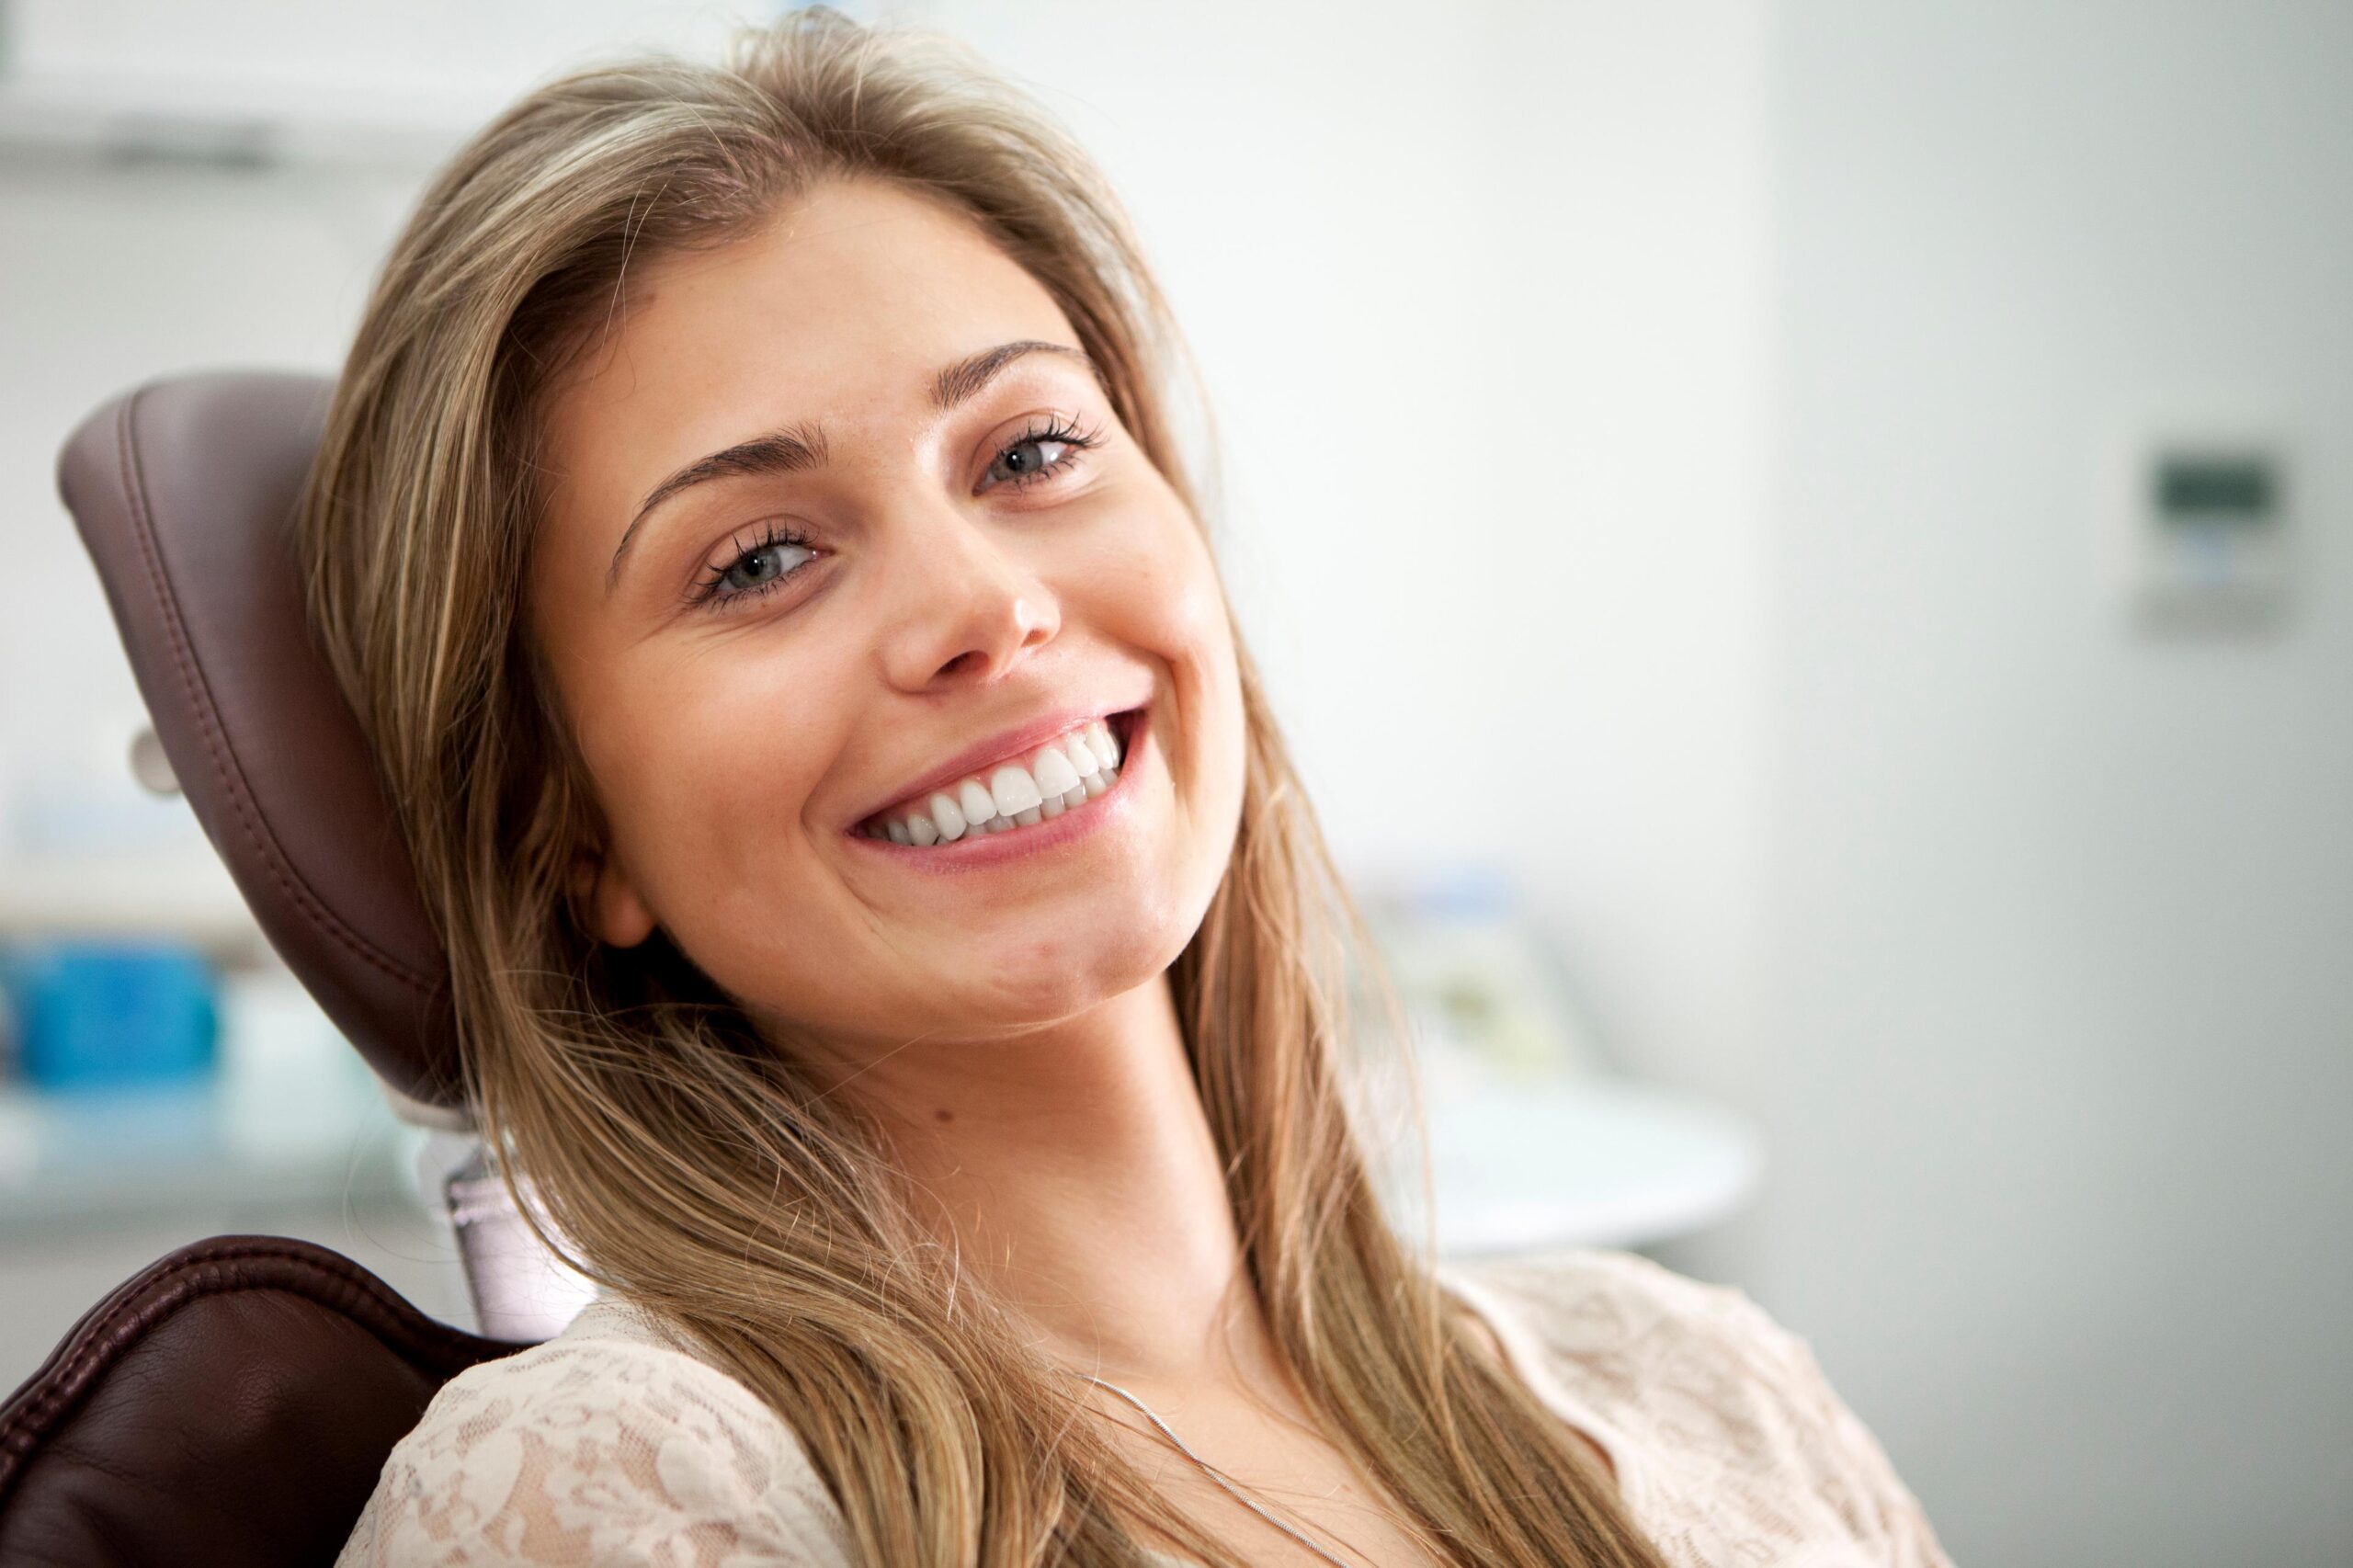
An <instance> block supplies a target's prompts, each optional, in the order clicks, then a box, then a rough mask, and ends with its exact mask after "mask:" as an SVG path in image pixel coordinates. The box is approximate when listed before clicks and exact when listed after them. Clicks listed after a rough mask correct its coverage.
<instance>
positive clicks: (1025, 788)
mask: <svg viewBox="0 0 2353 1568" xmlns="http://www.w3.org/2000/svg"><path fill="white" fill-rule="evenodd" d="M989 793H990V794H992V795H994V796H995V797H996V814H997V815H999V816H1001V817H1010V816H1018V815H1019V814H1020V813H1021V812H1026V811H1030V810H1032V809H1034V808H1035V807H1036V806H1037V804H1038V801H1039V795H1038V781H1037V780H1036V779H1035V778H1030V777H1029V770H1028V769H1026V768H1020V767H1014V766H1013V765H1012V764H1010V763H1008V764H1006V766H1005V767H1000V768H998V769H997V770H996V771H995V773H992V774H990V775H989Z"/></svg>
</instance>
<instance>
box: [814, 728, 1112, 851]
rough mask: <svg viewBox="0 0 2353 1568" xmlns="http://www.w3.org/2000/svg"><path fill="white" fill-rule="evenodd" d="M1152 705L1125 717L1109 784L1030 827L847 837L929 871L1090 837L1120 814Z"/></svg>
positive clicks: (854, 843)
mask: <svg viewBox="0 0 2353 1568" xmlns="http://www.w3.org/2000/svg"><path fill="white" fill-rule="evenodd" d="M1150 715H1151V710H1149V709H1144V708H1139V709H1137V710H1135V714H1134V716H1133V717H1132V718H1131V719H1130V720H1129V721H1128V725H1127V730H1128V733H1127V736H1126V738H1125V739H1124V740H1123V741H1122V742H1121V743H1120V776H1119V777H1118V778H1115V779H1113V780H1112V781H1111V787H1110V788H1109V789H1108V790H1104V791H1103V792H1102V793H1101V794H1100V795H1097V796H1096V797H1095V798H1094V799H1093V800H1091V801H1087V802H1086V804H1085V805H1083V806H1073V807H1071V808H1070V809H1069V810H1068V811H1066V812H1063V814H1062V815H1060V816H1058V817H1056V818H1055V819H1054V820H1053V821H1051V822H1041V823H1039V824H1036V825H1034V826H1031V827H1017V828H1015V829H1014V830H1013V831H1012V832H1011V833H992V834H987V835H982V836H979V837H965V838H960V839H958V840H957V841H956V842H955V843H953V844H934V845H931V846H916V845H912V844H894V843H892V841H891V840H889V839H887V838H865V837H861V836H859V835H856V834H851V835H847V837H848V839H849V842H850V844H851V846H853V847H855V848H858V849H861V850H867V851H870V852H871V853H873V854H876V855H887V856H890V857H891V858H893V859H894V860H896V861H898V862H899V863H900V864H902V865H904V866H908V867H911V868H915V869H922V870H928V871H941V872H948V871H977V870H981V869H984V868H986V867H990V866H1001V865H1003V864H1005V863H1006V861H1008V860H1018V859H1022V858H1026V857H1028V856H1030V855H1038V854H1043V853H1044V852H1046V851H1047V850H1050V849H1060V848H1062V847H1063V846H1065V845H1070V844H1076V843H1078V842H1079V841H1080V840H1081V839H1084V838H1089V837H1092V836H1093V835H1096V834H1097V833H1099V832H1102V831H1103V830H1104V829H1106V828H1108V827H1109V826H1111V825H1112V824H1115V823H1117V822H1120V820H1122V819H1124V818H1125V817H1126V816H1127V814H1128V811H1129V809H1130V799H1131V796H1132V795H1133V793H1134V791H1133V790H1130V789H1129V788H1128V784H1129V781H1130V780H1131V779H1132V778H1134V777H1135V771H1136V765H1137V763H1138V761H1140V760H1141V759H1142V757H1143V756H1144V755H1145V753H1146V751H1147V750H1148V749H1149V748H1148V747H1147V745H1146V744H1145V743H1146V742H1147V740H1148V739H1149V738H1150V736H1151V733H1152V726H1151V724H1150V723H1149V722H1147V721H1148V720H1149V718H1150Z"/></svg>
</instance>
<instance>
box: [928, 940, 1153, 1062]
mask: <svg viewBox="0 0 2353 1568" xmlns="http://www.w3.org/2000/svg"><path fill="white" fill-rule="evenodd" d="M1195 924H1198V922H1196V923H1195ZM1191 936H1192V927H1191V926H1187V927H1185V928H1184V929H1182V930H1178V929H1176V928H1174V926H1173V924H1171V923H1166V922H1158V921H1149V920H1133V921H1126V922H1115V921H1108V920H1097V921H1096V922H1094V923H1092V924H1091V925H1090V926H1087V927H1086V928H1084V929H1083V930H1075V931H1074V932H1073V933H1072V934H1071V935H1069V936H1067V937H1062V936H1056V937H1046V938H1040V939H1031V940H1023V941H1017V942H1008V943H1006V944H1004V945H1003V946H1001V947H998V948H997V949H995V952H994V953H993V954H992V956H991V957H990V958H989V959H988V960H985V967H984V968H983V971H982V972H981V973H979V974H978V975H976V976H974V977H973V979H972V985H971V987H970V988H969V989H968V990H966V994H968V995H970V996H971V997H972V1004H971V1006H970V1010H969V1011H966V1012H965V1013H964V1017H961V1018H956V1019H943V1020H941V1026H942V1028H945V1029H947V1030H949V1031H951V1032H952V1031H955V1030H957V1029H959V1028H969V1027H972V1025H976V1024H977V1025H979V1026H981V1028H982V1029H983V1030H984V1031H985V1032H988V1033H992V1034H1000V1033H1015V1032H1019V1031H1021V1030H1023V1029H1026V1028H1047V1027H1049V1026H1051V1025H1053V1024H1057V1023H1061V1022H1063V1021H1064V1020H1065V1019H1069V1018H1074V1017H1078V1016H1079V1015H1081V1014H1083V1013H1086V1012H1089V1011H1091V1010H1093V1009H1094V1008H1096V1007H1098V1006H1102V1005H1103V1004H1104V1003H1106V1002H1109V1001H1112V1000H1114V999H1115V998H1118V997H1120V996H1124V995H1126V994H1128V993H1129V992H1131V991H1133V990H1135V989H1136V988H1137V987H1138V986H1142V985H1146V984H1149V983H1152V982H1153V981H1154V980H1157V979H1158V978H1159V977H1160V976H1161V975H1162V974H1163V973H1164V972H1165V971H1166V970H1167V968H1168V966H1169V965H1170V964H1172V963H1174V962H1175V961H1176V956H1177V955H1178V954H1179V953H1181V952H1183V951H1184V949H1185V944H1186V942H1187V941H1188V940H1189V939H1190V938H1191ZM959 989H965V988H962V987H960V988H959ZM960 1011H962V1010H961V1009H960Z"/></svg>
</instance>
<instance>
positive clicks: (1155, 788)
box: [529, 181, 1243, 1060]
mask: <svg viewBox="0 0 2353 1568" xmlns="http://www.w3.org/2000/svg"><path fill="white" fill-rule="evenodd" d="M550 418H551V426H550V429H549V432H548V435H549V439H550V444H551V462H552V466H553V468H554V470H555V472H554V474H553V475H552V476H551V478H552V493H551V510H550V513H549V515H548V517H547V518H546V523H545V528H544V530H543V532H542V533H541V535H540V540H539V542H538V544H537V546H536V548H535V552H534V555H533V558H532V563H531V571H530V581H529V622H530V626H531V629H532V633H533V635H535V636H536V637H537V638H538V639H539V640H540V645H541V648H542V650H543V652H544V653H545V655H546V657H547V662H548V664H549V666H550V668H551V671H552V674H553V677H554V681H555V685H556V688H557V696H558V699H559V700H560V702H561V704H562V706H563V710H564V712H565V714H566V716H567V718H568V720H569V722H570V723H571V725H572V726H573V729H574V733H575V734H576V737H577V740H578V743H579V745H580V747H581V750H582V753H583V756H584V757H585V762H586V765H587V768H588V772H589V775H590V778H591V779H592V781H593V785H594V789H595V792H596V796H597V802H598V804H599V806H600V807H601V808H602V811H603V812H604V815H605V818H606V820H607V822H608V825H609V832H610V839H609V843H608V846H607V849H606V852H605V853H604V854H603V855H602V856H601V857H597V858H590V859H585V860H584V862H583V868H582V873H581V881H582V884H583V886H584V887H586V888H587V889H589V891H590V892H591V898H590V907H591V908H592V909H593V910H594V912H595V919H596V922H597V926H598V927H599V929H598V932H597V935H599V936H600V937H602V938H603V939H604V940H606V941H608V942H610V943H613V944H616V945H620V946H624V947H626V946H631V945H634V944H635V943H637V942H639V941H641V940H642V939H643V938H644V937H646V936H647V935H648V933H649V932H650V931H651V929H652V928H653V926H654V925H656V924H658V925H660V926H662V927H663V929H664V930H665V931H666V932H667V933H668V934H669V936H670V937H671V939H672V940H673V941H675V942H676V944H677V946H678V947H679V948H680V949H682V950H683V951H684V952H685V953H686V954H687V955H688V957H689V958H691V959H692V960H694V961H695V962H696V963H697V964H698V965H699V966H700V967H701V968H702V970H703V971H705V972H706V973H708V974H709V975H710V977H711V978H712V979H713V980H714V981H715V982H716V983H718V984H719V985H721V986H722V988H724V989H725V990H726V991H727V992H728V994H731V995H732V996H733V997H735V998H736V999H737V1000H738V1001H739V1002H741V1003H742V1004H743V1005H744V1006H745V1007H746V1008H747V1009H749V1010H750V1012H751V1013H752V1016H753V1017H755V1018H756V1019H758V1020H760V1021H761V1023H762V1024H763V1026H764V1027H767V1028H769V1029H770V1030H771V1032H773V1031H775V1030H777V1029H779V1028H780V1029H784V1030H789V1031H791V1033H792V1034H794V1035H811V1034H813V1036H814V1037H815V1038H816V1039H818V1040H822V1041H824V1042H825V1043H826V1044H827V1045H829V1046H833V1047H836V1048H838V1049H840V1050H841V1051H843V1052H844V1053H845V1055H846V1056H847V1057H849V1058H850V1059H853V1060H855V1059H858V1058H860V1057H865V1056H869V1055H870V1054H871V1052H872V1051H875V1050H877V1049H887V1048H889V1047H891V1046H894V1045H898V1044H902V1043H905V1042H907V1041H910V1040H917V1039H948V1040H963V1039H985V1038H992V1037H1002V1036H1006V1035H1009V1034H1015V1033H1019V1032H1021V1031H1023V1030H1025V1029H1029V1028H1035V1027H1038V1026H1040V1025H1041V1024H1046V1023H1051V1022H1054V1021H1058V1020H1061V1019H1064V1018H1068V1017H1074V1016H1075V1015H1077V1014H1079V1013H1081V1012H1084V1011H1085V1010H1086V1009H1088V1008H1089V1007H1091V1006H1095V1005H1097V1004H1098V1003H1100V1002H1103V1001H1104V1000H1106V999H1108V998H1109V997H1111V996H1113V995H1117V994H1121V993H1124V992H1127V991H1130V990H1131V989H1133V988H1134V987H1136V986H1137V985H1139V984H1142V983H1145V982H1147V981H1150V980H1152V979H1153V978H1154V977H1155V976H1157V975H1159V974H1160V973H1161V972H1162V971H1164V970H1165V968H1166V967H1167V965H1168V964H1169V962H1170V961H1171V960H1174V959H1175V957H1176V954H1177V953H1178V952H1179V951H1180V950H1181V949H1182V948H1183V947H1184V944H1185V942H1186V941H1187V940H1188V938H1189V937H1191V935H1192V933H1193V931H1194V930H1195V928H1196V927H1197V926H1198V925H1199V921H1200V918H1201V915H1202V914H1203V912H1204V911H1205V910H1206V909H1207V907H1208V904H1209V901H1210V898H1211V894H1212V893H1213V892H1215V890H1216V886H1217V882H1218V879H1219V877H1220V876H1221V875H1222V872H1223V869H1224V867H1225V863H1226V859H1227V856H1228V853H1229V851H1230V850H1231V848H1232V846H1233V834H1234V828H1235V824H1236V822H1237V819H1238V815H1239V812H1240V804H1241V794H1242V778H1243V723H1242V699H1241V689H1240V682H1239V678H1238V676H1237V672H1236V665H1235V657H1234V650H1233V641H1232V637H1231V634H1230V631H1229V628H1228V622H1227V619H1226V612H1225V606H1224V602H1223V598H1222V594H1221V592H1220V590H1219V586H1218V583H1217V579H1216V576H1215V574H1214V572H1213V570H1212V567H1211V562H1210V559H1209V556H1208V553H1207V551H1206V548H1205V546H1204V543H1203V540H1202V538H1201V535H1200V533H1199V529H1198V528H1196V527H1195V524H1194V520H1193V518H1192V516H1191V515H1190V513H1189V512H1188V510H1187V508H1186V506H1185V505H1184V503H1183V502H1182V501H1181V500H1180V499H1179V498H1178V497H1177V495H1176V493H1175V492H1174V491H1173V490H1172V489H1171V488H1170V487H1169V485H1168V483H1167V482H1166V481H1165V479H1163V478H1162V476H1161V474H1160V472H1158V471H1157V470H1156V469H1155V468H1154V466H1153V465H1152V463H1151V461H1150V460H1148V459H1147V458H1146V456H1145V455H1144V453H1143V451H1142V449H1140V448H1138V447H1137V446H1136V445H1135V443H1134V442H1133V441H1132V440H1131V439H1130V437H1129V436H1128V434H1127V432H1126V431H1125V430H1124V429H1122V428H1121V426H1120V424H1119V422H1118V420H1117V419H1116V418H1115V417H1114V415H1113V413H1112V409H1111V404H1110V402H1109V400H1108V398H1107V397H1106V396H1105V395H1104V393H1103V392H1102V390H1101V388H1100V387H1099V386H1098V385H1097V381H1096V380H1095V377H1094V375H1093V373H1092V371H1091V369H1090V367H1089V365H1088V362H1087V361H1086V358H1085V357H1084V356H1083V354H1082V353H1081V352H1080V350H1079V339H1078V336H1077V335H1076V334H1075V333H1074V331H1073V330H1072V328H1071V325H1070V323H1069V322H1068V321H1067V320H1065V319H1064V317H1063V312H1062V311H1061V310H1060V309H1059V308H1058V307H1057V306H1056V305H1055V303H1054V301H1053V300H1052V299H1051V297H1050V296H1049V295H1048V294H1047V293H1046V291H1045V290H1044V289H1043V288H1042V287H1040V285H1039V284H1038V282H1037V281H1036V280H1035V279H1033V278H1030V277H1029V274H1028V273H1026V272H1024V271H1023V270H1022V269H1021V268H1020V267H1018V266H1017V265H1015V264H1014V263H1013V262H1012V261H1010V260H1008V259H1007V258H1006V256H1004V255H1002V254H1001V253H1000V252H998V251H997V250H996V248H995V246H994V245H993V244H991V242H990V241H989V240H988V239H987V238H986V237H985V236H984V235H983V233H981V231H980V230H979V229H978V228H977V227H976V226H974V225H973V224H972V223H971V222H969V221H967V220H965V219H963V218H962V217H961V216H960V215H958V214H956V213H954V212H952V211H951V210H948V209H946V208H944V207H942V206H939V205H935V204H934V203H932V202H930V201H928V200H926V199H923V198H920V197H917V196H915V195H911V194H909V193H906V192H904V191H901V190H899V189H897V188H895V187H886V186H882V185H880V184H875V183H870V182H862V181H860V182H835V183H832V184H828V185H824V186H822V187H817V188H816V189H815V190H813V192H811V193H810V194H809V195H807V196H806V197H804V198H803V199H801V200H800V201H798V202H796V203H795V204H794V205H792V206H791V207H790V208H789V209H788V210H786V211H785V212H784V213H783V214H782V215H781V216H780V218H779V221H778V222H776V223H774V224H773V225H771V226H769V227H767V229H765V230H763V231H761V232H760V233H756V234H755V235H753V236H752V237H749V238H745V239H743V240H740V241H738V242H735V243H733V244H728V245H726V246H725V247H723V248H721V249H717V250H712V251H706V252H700V253H695V254H678V255H672V256H662V257H659V258H655V259H654V260H652V261H650V262H647V261H642V260H641V261H639V262H638V263H636V264H635V265H634V266H633V267H632V268H631V275H630V278H629V291H628V293H627V295H626V296H625V297H623V298H622V299H621V300H620V301H619V302H618V303H617V304H616V307H615V310H614V312H613V317H612V320H611V323H610V324H609V326H608V329H607V332H606V335H605V337H604V338H603V340H602V342H601V343H600V345H599V347H597V350H596V351H595V352H594V353H593V354H592V355H591V356H590V358H588V359H587V360H586V361H585V365H584V368H583V369H582V370H581V371H580V373H579V374H578V375H576V376H575V377H574V378H573V379H572V380H570V381H568V382H566V383H565V384H564V385H563V386H562V387H561V388H559V389H558V390H557V392H556V394H555V396H554V398H553V400H552V403H551V412H550ZM1106 730H1108V733H1109V735H1110V737H1111V739H1112V743H1113V744H1114V745H1115V746H1116V748H1117V751H1118V753H1119V756H1118V766H1117V769H1116V773H1113V772H1112V771H1111V769H1110V768H1109V767H1108V758H1104V757H1101V756H1097V754H1098V753H1100V752H1101V751H1102V750H1103V749H1104V748H1103V745H1102V744H1101V743H1102V740H1103V736H1104V732H1105V731H1106ZM1090 761H1091V762H1094V763H1095V764H1096V772H1095V775H1094V779H1093V782H1092V783H1091V784H1090V783H1089V780H1088V778H1087V774H1086V764H1087V763H1089V762H1090ZM1055 790H1060V791H1061V792H1060V793H1059V794H1055V793H1054V791H1055ZM984 806H985V807H986V808H987V809H988V811H989V812H990V818H991V821H992V822H997V823H1003V824H1006V825H1004V826H1001V827H998V828H996V830H995V831H990V830H989V829H990V824H987V823H978V822H975V820H974V819H975V818H976V817H977V816H978V815H979V813H980V812H981V810H982V809H983V807H984ZM878 834H879V835H882V836H875V835H878ZM902 836H904V838H905V839H906V840H907V842H904V843H901V842H897V839H898V838H900V837H902ZM925 840H929V842H924V841H925Z"/></svg>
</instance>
